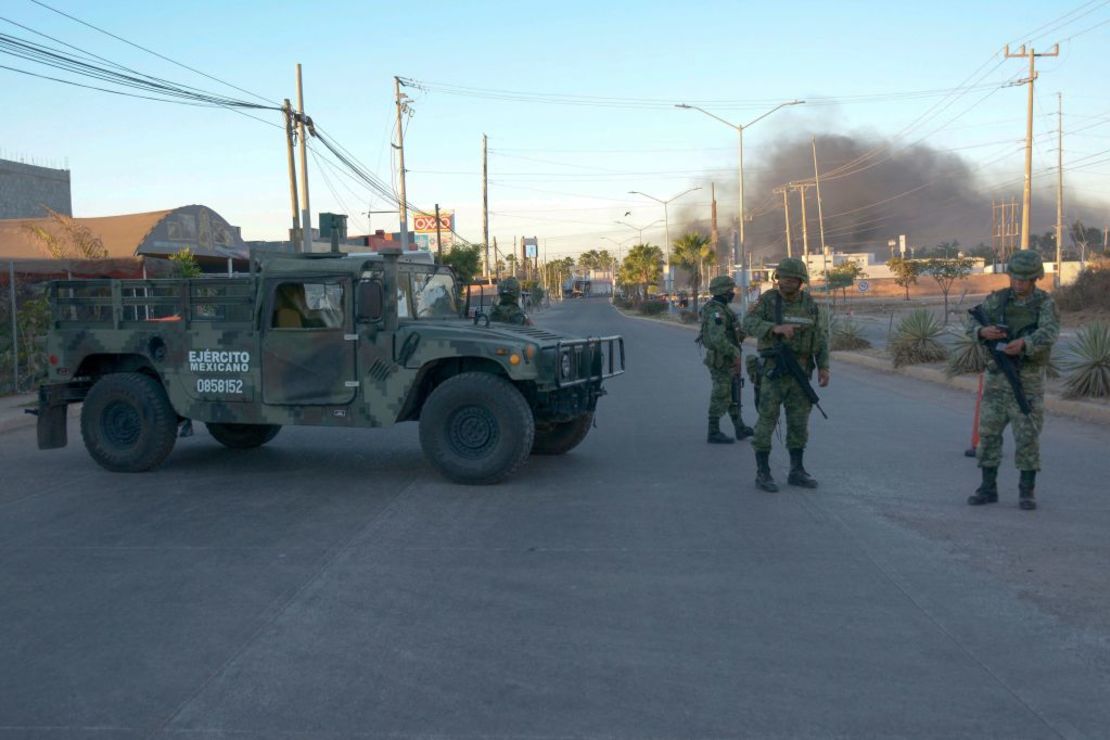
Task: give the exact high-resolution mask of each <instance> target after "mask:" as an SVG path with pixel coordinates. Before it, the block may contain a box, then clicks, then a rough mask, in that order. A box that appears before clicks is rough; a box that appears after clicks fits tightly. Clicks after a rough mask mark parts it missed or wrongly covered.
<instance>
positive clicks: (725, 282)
mask: <svg viewBox="0 0 1110 740" xmlns="http://www.w3.org/2000/svg"><path fill="white" fill-rule="evenodd" d="M735 287H736V283H735V282H734V281H733V279H732V278H730V277H729V276H728V275H718V276H717V277H715V278H713V279H712V280H710V281H709V295H724V294H725V293H727V292H729V291H730V290H732V289H733V288H735Z"/></svg>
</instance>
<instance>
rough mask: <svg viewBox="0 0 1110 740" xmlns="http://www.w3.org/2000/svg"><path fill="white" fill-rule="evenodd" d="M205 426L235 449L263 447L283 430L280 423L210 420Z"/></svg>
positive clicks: (209, 431) (221, 440) (214, 436)
mask: <svg viewBox="0 0 1110 740" xmlns="http://www.w3.org/2000/svg"><path fill="white" fill-rule="evenodd" d="M204 426H206V427H208V433H209V434H211V435H212V437H213V438H214V439H215V440H216V441H217V442H219V443H220V444H222V445H223V446H224V447H230V448H231V449H233V450H249V449H252V448H254V447H261V446H262V445H264V444H266V443H267V442H269V441H270V440H271V439H273V438H274V437H276V436H277V433H278V432H280V431H281V425H280V424H223V423H218V422H214V421H210V422H206V423H205V425H204Z"/></svg>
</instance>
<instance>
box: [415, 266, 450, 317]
mask: <svg viewBox="0 0 1110 740" xmlns="http://www.w3.org/2000/svg"><path fill="white" fill-rule="evenodd" d="M412 302H413V305H414V306H415V310H416V318H418V319H447V318H453V317H455V316H458V315H459V309H458V306H457V305H456V303H455V281H454V279H453V278H452V276H451V273H450V272H438V273H427V274H414V275H413V276H412Z"/></svg>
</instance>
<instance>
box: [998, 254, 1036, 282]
mask: <svg viewBox="0 0 1110 740" xmlns="http://www.w3.org/2000/svg"><path fill="white" fill-rule="evenodd" d="M1006 272H1008V273H1010V274H1011V275H1013V276H1014V277H1016V278H1017V279H1018V280H1036V279H1037V278H1042V277H1044V261H1043V260H1042V259H1041V255H1039V254H1037V253H1036V252H1034V251H1033V250H1032V249H1022V250H1021V251H1019V252H1014V255H1013V256H1012V257H1010V262H1009V264H1007V265H1006Z"/></svg>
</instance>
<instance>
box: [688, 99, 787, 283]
mask: <svg viewBox="0 0 1110 740" xmlns="http://www.w3.org/2000/svg"><path fill="white" fill-rule="evenodd" d="M804 102H806V101H804V100H790V101H787V102H785V103H779V104H778V105H776V106H775V107H774V108H772V109H771V110H769V111H767V112H766V113H764V114H763V115H761V116H757V117H756V118H753V119H752V120H750V121H748V122H747V123H732V122H731V121H726V120H725V119H723V118H721V117H720V116H718V115H716V114H714V113H710V112H709V111H707V110H705V109H704V108H699V107H698V106H696V105H687V104H686V103H675V108H685V109H686V110H696V111H701V112H702V113H704V114H705V115H707V116H709V117H710V118H713V119H715V120H718V121H720V122H721V123H723V124H725V125H726V126H728V127H729V128H731V129H734V130H735V131H736V133H737V135H738V139H737V145H736V158H737V162H738V169H739V175H738V179H739V182H740V254H739V255H737V256H738V257H739V259H740V271H741V272H740V274H741V275H743V274H744V272H743V270H744V129H746V128H748V127H749V126H751V125H752V124H754V123H756V122H758V121H762V120H763V119H764V118H766V117H767V116H769V115H771V114H772V113H774V112H775V111H777V110H778V109H779V108H785V107H787V106H790V105H801V104H802V103H804ZM741 282H743V280H741ZM745 294H746V291H745Z"/></svg>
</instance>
